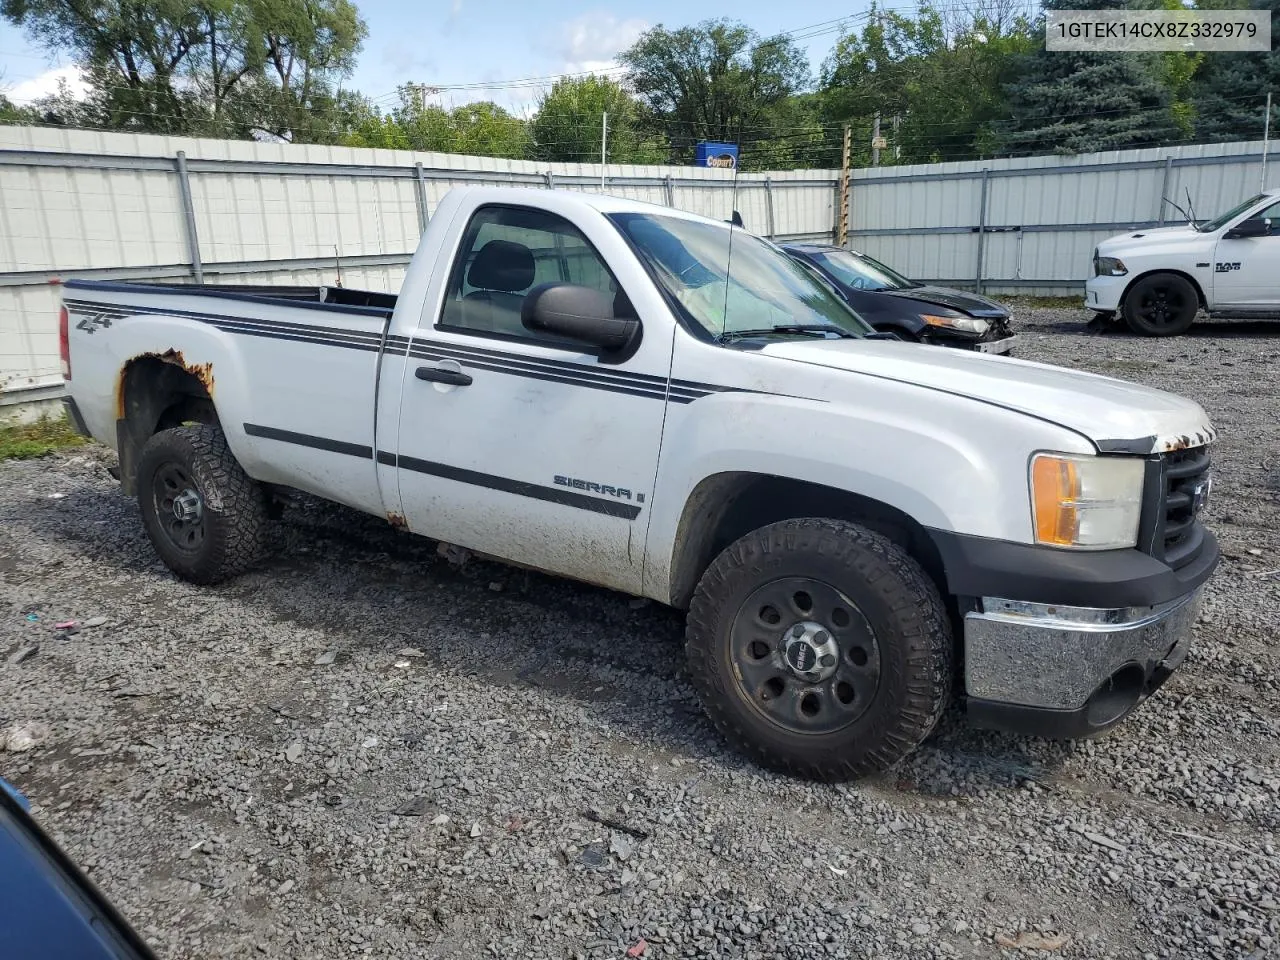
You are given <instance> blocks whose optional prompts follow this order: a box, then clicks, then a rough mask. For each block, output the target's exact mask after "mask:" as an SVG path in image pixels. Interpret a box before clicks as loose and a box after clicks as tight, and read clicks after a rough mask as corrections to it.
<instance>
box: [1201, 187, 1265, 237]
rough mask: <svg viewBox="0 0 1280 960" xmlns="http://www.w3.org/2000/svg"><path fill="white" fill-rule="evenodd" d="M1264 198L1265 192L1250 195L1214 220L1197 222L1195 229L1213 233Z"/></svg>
mask: <svg viewBox="0 0 1280 960" xmlns="http://www.w3.org/2000/svg"><path fill="white" fill-rule="evenodd" d="M1265 199H1267V195H1266V194H1265V193H1260V194H1258V195H1257V196H1256V197H1250V198H1249V199H1248V200H1246V201H1245V202H1244V203H1242V204H1240V205H1239V206H1238V207H1232V208H1231V209H1230V210H1228V211H1227V212H1226V213H1224V214H1223V215H1222V216H1220V217H1218V218H1216V219H1214V220H1210V221H1209V222H1208V223H1200V224H1197V225H1196V229H1197V230H1199V231H1200V232H1201V233H1213V231H1215V230H1221V229H1222V228H1223V227H1225V226H1226V225H1227V224H1228V223H1230V222H1231V221H1232V220H1234V219H1235V218H1236V217H1238V216H1240V214H1242V213H1244V212H1245V211H1246V210H1248V209H1249V208H1250V207H1252V206H1253V205H1254V204H1255V203H1261V202H1262V201H1263V200H1265Z"/></svg>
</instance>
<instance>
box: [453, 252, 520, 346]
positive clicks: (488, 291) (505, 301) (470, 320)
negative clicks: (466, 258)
mask: <svg viewBox="0 0 1280 960" xmlns="http://www.w3.org/2000/svg"><path fill="white" fill-rule="evenodd" d="M534 274H535V265H534V260H533V252H532V251H531V250H530V249H529V248H528V247H526V246H525V245H524V244H523V243H516V242H514V241H512V240H490V241H489V242H488V243H486V244H485V245H484V246H483V247H481V248H480V252H479V253H477V254H476V258H475V260H473V261H472V262H471V266H470V267H469V268H468V270H467V284H468V285H469V286H471V287H474V288H476V289H474V290H473V291H472V292H471V293H468V294H467V295H466V296H465V297H463V298H462V324H463V326H466V327H467V328H468V329H472V330H488V331H491V332H493V333H504V334H508V335H510V336H528V335H529V331H527V330H526V329H525V328H524V325H523V324H522V323H521V322H520V307H521V304H523V303H524V295H525V293H526V292H528V290H529V288H530V287H532V286H533V280H534Z"/></svg>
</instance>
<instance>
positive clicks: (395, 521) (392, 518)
mask: <svg viewBox="0 0 1280 960" xmlns="http://www.w3.org/2000/svg"><path fill="white" fill-rule="evenodd" d="M387 523H389V524H391V526H392V527H394V528H395V529H397V530H408V529H409V521H408V520H406V519H405V518H404V514H403V513H396V512H395V511H394V510H388V511H387Z"/></svg>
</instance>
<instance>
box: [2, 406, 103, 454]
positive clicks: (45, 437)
mask: <svg viewBox="0 0 1280 960" xmlns="http://www.w3.org/2000/svg"><path fill="white" fill-rule="evenodd" d="M88 442H89V441H88V440H87V439H85V438H84V437H82V436H80V434H78V433H76V432H75V429H74V428H73V427H72V426H71V421H69V420H68V419H67V418H66V416H65V415H64V416H61V417H41V418H40V419H39V420H37V421H36V422H35V423H18V424H14V425H13V426H8V427H0V460H32V459H34V458H36V457H43V456H44V455H45V454H47V453H52V452H53V451H54V450H61V449H63V448H64V447H78V446H81V445H82V444H85V443H88Z"/></svg>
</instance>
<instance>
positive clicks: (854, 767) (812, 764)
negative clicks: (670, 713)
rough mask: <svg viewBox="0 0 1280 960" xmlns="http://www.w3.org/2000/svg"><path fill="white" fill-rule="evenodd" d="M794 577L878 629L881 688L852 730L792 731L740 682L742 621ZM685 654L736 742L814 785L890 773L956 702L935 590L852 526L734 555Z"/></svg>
mask: <svg viewBox="0 0 1280 960" xmlns="http://www.w3.org/2000/svg"><path fill="white" fill-rule="evenodd" d="M791 578H812V579H813V580H814V581H815V583H817V582H821V583H824V584H826V585H828V586H830V587H832V588H834V589H835V590H836V591H837V592H838V593H840V594H843V596H845V597H847V598H848V599H849V600H850V601H852V603H853V604H855V605H856V606H857V608H858V612H859V613H860V614H861V616H862V617H863V618H864V620H865V623H866V624H867V625H868V626H869V627H870V629H871V630H872V631H874V636H875V638H876V642H877V643H878V647H879V652H878V656H879V658H880V661H879V663H880V668H879V669H880V674H879V685H878V687H877V688H876V690H875V693H874V696H873V697H872V698H871V700H870V703H869V705H868V706H867V707H865V709H864V712H863V713H862V714H861V715H860V716H859V717H858V718H857V720H856V721H854V722H853V723H852V724H851V725H849V726H847V727H844V728H843V729H838V730H834V731H832V732H829V733H808V734H806V733H796V732H793V731H791V730H788V729H786V728H785V727H784V726H781V725H779V724H778V723H775V722H774V721H772V720H770V719H768V718H767V717H766V716H764V715H763V713H762V711H761V710H760V709H758V708H757V707H756V706H755V705H754V704H753V702H752V701H751V700H750V698H749V696H748V693H747V691H746V690H744V688H743V685H742V684H740V683H739V680H738V678H739V676H741V675H742V674H741V668H740V667H738V666H737V665H736V664H735V661H734V653H733V649H734V644H733V642H732V633H733V624H734V622H735V617H737V616H738V615H739V612H740V610H741V609H742V608H743V606H744V604H746V603H747V601H748V599H749V598H751V597H752V596H756V595H758V594H757V593H756V591H757V590H759V589H760V588H761V587H764V586H767V585H768V584H770V583H772V582H777V581H782V580H784V579H786V580H790V579H791ZM770 622H772V621H770ZM780 629H781V630H782V631H784V632H785V631H786V629H787V627H786V625H785V623H784V624H783V626H782V627H781V628H780ZM685 651H686V654H687V657H688V662H689V669H690V672H691V674H692V679H693V683H694V685H695V687H696V688H697V690H698V692H699V694H700V696H701V698H702V701H703V705H704V708H705V709H706V711H707V713H708V715H709V716H710V718H711V720H712V722H713V723H714V724H715V726H716V728H717V729H718V730H719V731H720V733H721V734H722V735H723V736H724V737H725V738H726V739H727V740H728V741H729V743H730V744H731V745H732V746H733V747H735V748H736V749H737V750H739V751H741V752H742V753H744V754H745V755H747V756H748V757H750V758H751V759H753V760H754V761H755V762H757V763H759V764H761V765H762V766H766V767H769V768H772V769H775V770H779V771H782V772H784V773H787V774H790V775H793V776H799V777H804V778H808V779H814V780H821V781H827V782H837V781H847V780H853V779H857V778H860V777H865V776H868V775H870V774H873V773H877V772H880V771H883V770H886V769H888V768H889V767H891V766H893V765H894V764H895V763H897V762H898V761H899V760H901V759H902V758H903V757H904V756H906V755H907V754H908V753H910V752H911V751H912V750H914V749H915V748H916V747H917V746H918V745H919V744H920V743H921V741H923V740H924V739H925V738H926V737H927V736H928V735H929V733H930V732H931V731H932V730H933V728H934V726H935V724H936V723H937V722H938V719H939V717H941V715H942V713H943V710H944V709H945V708H946V706H947V704H948V702H949V699H950V693H951V684H952V670H953V666H952V664H953V660H954V644H953V638H952V631H951V624H950V620H949V618H948V616H947V612H946V609H945V607H944V605H943V602H942V598H941V596H940V594H939V591H938V588H937V586H936V585H935V584H934V582H933V581H932V580H931V579H930V578H929V576H928V575H927V574H926V573H925V572H924V570H923V569H922V568H921V567H920V565H919V564H918V563H917V562H916V561H915V560H914V559H913V558H912V557H911V556H910V555H909V554H908V553H907V552H906V551H905V550H903V549H902V548H901V547H899V546H897V545H896V544H894V543H893V542H892V541H890V540H888V539H887V538H885V537H883V536H881V535H879V534H877V533H873V532H872V531H870V530H868V529H866V528H865V527H862V526H859V525H858V524H854V523H847V522H843V521H836V520H826V519H798V520H786V521H782V522H779V523H773V524H769V525H768V526H765V527H761V528H760V529H758V530H755V531H753V532H752V533H749V534H747V535H746V536H744V537H742V538H741V539H739V540H737V541H736V542H734V543H732V544H730V545H729V546H728V547H727V548H725V550H724V551H723V552H722V553H721V554H720V555H719V556H718V557H716V558H715V560H714V561H712V563H711V565H710V566H709V567H708V568H707V570H706V572H705V573H704V574H703V576H702V578H701V580H700V582H699V583H698V586H697V588H696V590H695V592H694V595H693V600H692V603H691V605H690V608H689V615H688V621H687V630H686V646H685ZM800 682H801V683H803V681H800Z"/></svg>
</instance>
